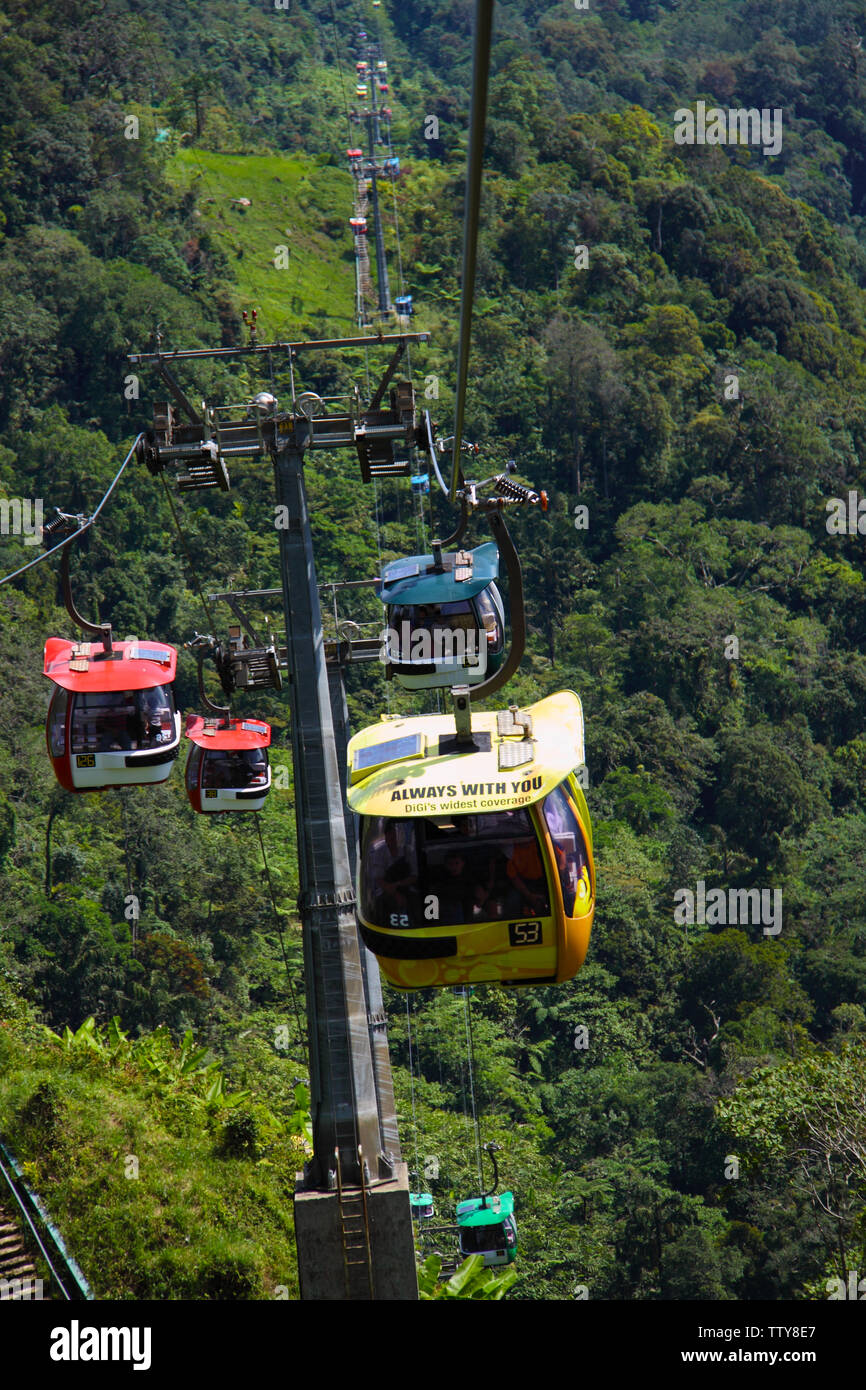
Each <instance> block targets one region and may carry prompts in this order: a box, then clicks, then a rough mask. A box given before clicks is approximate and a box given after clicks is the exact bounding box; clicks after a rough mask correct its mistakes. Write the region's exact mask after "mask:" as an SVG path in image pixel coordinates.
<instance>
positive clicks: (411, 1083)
mask: <svg viewBox="0 0 866 1390" xmlns="http://www.w3.org/2000/svg"><path fill="white" fill-rule="evenodd" d="M406 1036H407V1038H408V1040H409V1094H410V1096H411V1098H412V1134H413V1142H412V1146H413V1148H414V1150H415V1175H416V1177H417V1179H418V1188H419V1191H420V1187H421V1169H420V1168H419V1166H418V1115H417V1112H416V1109H415V1070H414V1065H413V1060H412V1020H411V1016H410V1014H409V995H408V994H407V995H406ZM418 1071H419V1077H420V1071H421V1068H420V1062H419V1066H418Z"/></svg>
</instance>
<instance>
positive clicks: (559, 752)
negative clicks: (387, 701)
mask: <svg viewBox="0 0 866 1390" xmlns="http://www.w3.org/2000/svg"><path fill="white" fill-rule="evenodd" d="M527 715H528V716H530V719H531V727H527V726H526V725H525V724H523V723H522V722H518V721H521V720H522V719H523V718H524V717H525V716H527ZM472 730H473V735H474V740H473V742H474V746H473V745H469V751H464V748H463V745H460V744H458V743H457V741H456V739H455V734H454V719H453V717H452V716H451V715H421V716H416V717H412V718H405V719H384V720H382V721H381V722H380V723H379V724H373V725H371V727H370V728H367V729H363V730H362V731H361V732H360V733H358V734H356V735H355V737H354V738H353V739H352V740H351V742H350V743H349V748H348V761H349V781H350V787H349V793H348V802H349V806H350V807H351V809H352V810H353V811H356V812H357V813H358V814H360V815H364V816H390V817H396V818H402V817H410V816H420V815H424V816H430V815H435V816H441V815H448V814H451V813H456V814H458V815H465V814H473V813H474V814H478V813H479V812H481V813H483V812H485V811H505V810H511V809H514V808H515V807H518V806H526V805H529V804H530V803H531V802H535V801H539V800H540V799H541V798H542V797H544V796H547V795H548V793H549V792H552V791H553V789H554V787H556V786H558V785H559V783H560V782H562V781H563V779H564V778H565V777H567V776H568V774H569V773H570V772H573V771H574V769H575V768H576V767H580V766H581V765H582V764H583V762H584V760H585V757H584V733H583V709H582V707H581V703H580V699H579V698H578V696H577V695H575V694H574V692H573V691H571V690H563V691H559V692H558V693H557V694H555V695H548V696H547V698H546V699H544V700H539V702H538V703H537V704H535V705H530V706H528V707H527V708H526V709H525V710H521V711H518V712H517V715H516V717H515V715H514V714H513V713H512V712H511V711H510V710H500V711H491V712H489V713H480V714H478V713H475V712H474V711H473V714H472Z"/></svg>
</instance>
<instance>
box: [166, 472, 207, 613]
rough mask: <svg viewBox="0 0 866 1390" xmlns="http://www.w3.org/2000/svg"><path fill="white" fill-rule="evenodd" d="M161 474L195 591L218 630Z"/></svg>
mask: <svg viewBox="0 0 866 1390" xmlns="http://www.w3.org/2000/svg"><path fill="white" fill-rule="evenodd" d="M161 476H162V485H163V487H164V488H165V495H166V497H167V498H168V505H169V507H170V508H171V514H172V516H173V518H174V524H175V526H176V527H177V534H178V535H179V536H180V543H181V545H182V546H183V548H184V553H185V554H186V558H187V560H188V561H189V567H190V572H191V574H192V582H193V585H194V587H195V591H196V593H197V594H198V596H199V598H200V599H201V601H202V607H203V608H204V611H205V616H206V617H207V620H208V624H209V625H210V630H211V632H216V623H215V622H214V616H213V613H212V612H211V609H210V605H209V603H208V601H207V599H206V598H205V596H204V590H203V589H202V587H201V584H200V583H199V578H198V573H197V571H196V568H195V562H194V560H193V558H192V555H191V554H190V552H189V546H188V545H187V543H186V536H185V535H184V533H183V527H182V526H181V524H180V521H179V520H178V516H177V512H176V511H175V507H174V499H173V498H172V495H171V491H170V489H169V486H168V483H167V482H166V480H165V474H164V473H163V474H162V475H161Z"/></svg>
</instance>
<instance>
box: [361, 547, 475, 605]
mask: <svg viewBox="0 0 866 1390" xmlns="http://www.w3.org/2000/svg"><path fill="white" fill-rule="evenodd" d="M468 553H469V554H470V555H471V556H472V564H471V572H470V573H469V574H465V570H466V569H467V568H469V566H460V567H457V566H455V564H454V559H455V556H454V555H453V554H450V555H443V556H442V561H443V564H445V565H446V569H445V570H444V572H441V573H433V574H428V573H427V570H428V569H429V568H430V566H432V564H433V557H432V555H408V556H407V557H406V558H405V559H404V560H394V561H393V563H392V564H390V565H386V567H385V570H384V572H383V574H382V577H381V579H380V580H379V581H378V584H377V586H376V596H377V598H379V599H380V600H381V601H382V603H394V604H396V603H413V604H419V603H458V602H459V601H460V600H461V599H467V598H474V597H475V595H476V594H478V593H480V592H481V590H482V589H486V588H487V586H488V585H489V584H493V583H494V582H495V581H496V579H498V577H499V548H498V546H497V545H496V542H495V541H487V542H485V544H484V545H479V546H477V547H476V549H475V550H472V551H470V552H468ZM461 576H463V577H461Z"/></svg>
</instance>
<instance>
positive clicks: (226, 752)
mask: <svg viewBox="0 0 866 1390" xmlns="http://www.w3.org/2000/svg"><path fill="white" fill-rule="evenodd" d="M186 736H187V738H188V739H190V740H191V742H192V745H193V746H192V748H191V749H190V753H189V757H188V759H187V764H186V794H187V796H188V797H189V801H190V805H191V806H192V808H193V810H194V811H199V812H201V813H202V814H209V813H212V812H215V811H260V810H261V809H262V807H263V806H264V804H265V798H266V796H267V794H268V792H269V791H270V789H271V770H270V767H269V766H268V754H267V748H268V745H269V743H270V741H271V728H270V725H269V724H265V723H264V721H263V720H257V719H229V720H225V719H209V718H204V717H202V715H200V714H191V715H188V716H187V721H186Z"/></svg>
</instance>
